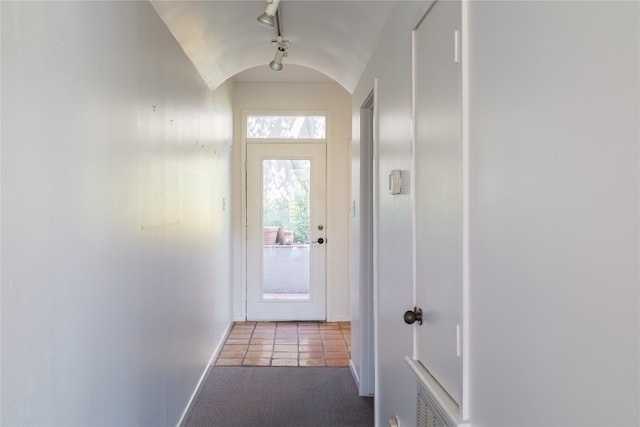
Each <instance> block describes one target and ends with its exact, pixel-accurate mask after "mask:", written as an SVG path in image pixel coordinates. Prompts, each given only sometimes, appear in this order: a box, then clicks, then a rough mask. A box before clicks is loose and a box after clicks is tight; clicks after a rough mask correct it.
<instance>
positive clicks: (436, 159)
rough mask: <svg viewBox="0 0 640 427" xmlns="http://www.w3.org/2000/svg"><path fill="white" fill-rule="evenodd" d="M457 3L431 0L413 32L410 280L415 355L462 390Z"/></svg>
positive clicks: (452, 391)
mask: <svg viewBox="0 0 640 427" xmlns="http://www.w3.org/2000/svg"><path fill="white" fill-rule="evenodd" d="M461 16H462V11H461V3H460V2H459V1H439V2H437V3H436V4H435V5H434V6H433V8H432V9H431V10H430V11H429V13H428V14H427V16H426V17H425V19H424V20H423V21H422V22H421V24H420V26H419V27H418V28H417V29H416V31H415V33H414V43H415V45H414V52H415V58H414V66H415V70H414V72H415V76H414V82H415V86H414V100H415V111H414V115H415V152H414V153H415V210H416V211H415V215H416V219H415V239H416V242H415V287H416V301H415V303H416V305H417V306H418V307H420V308H421V309H422V310H423V314H422V317H423V324H422V325H420V326H415V327H416V334H415V338H416V342H415V352H416V356H417V358H418V360H419V361H420V362H421V363H422V364H423V365H424V367H425V368H427V370H428V371H429V372H430V373H431V375H432V376H433V377H435V379H436V380H437V381H438V382H439V383H440V385H441V386H442V387H443V388H444V389H445V390H446V391H447V393H448V394H449V395H450V396H451V397H452V398H453V399H454V400H455V401H456V402H457V403H458V404H460V403H461V396H462V358H461V357H460V347H459V346H460V344H459V337H460V335H461V333H460V332H461V331H460V328H461V326H462V323H461V304H462V271H463V270H462V268H463V259H462V247H463V246H462V238H463V206H462V200H463V199H462V173H463V170H462V139H461V68H460V67H461V63H460V53H459V46H456V43H457V40H459V35H460V29H461Z"/></svg>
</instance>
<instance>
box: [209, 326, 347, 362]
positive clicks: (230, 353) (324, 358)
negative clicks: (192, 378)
mask: <svg viewBox="0 0 640 427" xmlns="http://www.w3.org/2000/svg"><path fill="white" fill-rule="evenodd" d="M350 357H351V322H236V323H235V324H234V325H233V329H232V330H231V332H230V333H229V337H228V338H227V341H226V342H225V344H224V347H223V348H222V351H221V352H220V355H219V356H218V359H217V360H216V362H215V365H216V366H349V358H350Z"/></svg>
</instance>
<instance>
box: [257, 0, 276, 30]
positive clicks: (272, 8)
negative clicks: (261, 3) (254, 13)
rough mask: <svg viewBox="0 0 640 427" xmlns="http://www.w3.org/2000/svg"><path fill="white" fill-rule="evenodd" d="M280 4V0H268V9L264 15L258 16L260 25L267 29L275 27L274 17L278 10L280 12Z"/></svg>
mask: <svg viewBox="0 0 640 427" xmlns="http://www.w3.org/2000/svg"><path fill="white" fill-rule="evenodd" d="M279 3H280V0H267V9H266V10H265V11H264V13H263V14H262V15H260V16H258V22H259V23H260V25H262V26H263V27H266V28H273V27H274V22H273V17H274V15H275V14H276V10H278V4H279Z"/></svg>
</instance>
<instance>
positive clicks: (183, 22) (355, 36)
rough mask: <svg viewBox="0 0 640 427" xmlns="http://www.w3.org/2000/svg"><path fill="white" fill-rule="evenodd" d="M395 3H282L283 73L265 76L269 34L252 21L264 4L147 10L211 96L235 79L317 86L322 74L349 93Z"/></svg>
mask: <svg viewBox="0 0 640 427" xmlns="http://www.w3.org/2000/svg"><path fill="white" fill-rule="evenodd" d="M394 3H395V2H394V1H364V0H337V1H331V0H283V1H281V2H280V6H279V8H278V11H279V15H280V30H281V33H282V35H283V36H284V38H285V40H288V41H290V43H291V45H290V47H289V51H288V57H287V58H285V59H284V61H283V64H284V70H283V71H281V72H277V71H272V70H271V69H270V68H269V67H268V64H269V62H271V60H273V57H274V54H275V51H276V47H275V45H274V44H273V42H272V40H274V39H275V38H276V36H277V31H276V29H267V28H264V27H262V26H261V25H260V24H258V22H257V17H258V16H259V15H260V14H262V13H263V12H264V11H265V7H266V5H267V2H266V0H256V1H253V0H251V1H244V0H235V1H216V0H214V1H162V0H152V4H153V6H154V7H155V9H156V10H157V12H158V14H159V15H160V17H161V18H162V19H163V20H164V22H165V23H166V25H167V26H168V27H169V30H170V31H171V32H172V33H173V35H174V37H175V38H176V40H177V41H178V43H180V45H181V46H182V48H183V50H184V51H185V53H186V54H187V56H188V57H189V58H190V59H191V61H192V62H193V64H194V65H195V67H196V69H197V70H198V71H199V73H200V74H201V75H202V77H203V79H204V80H205V81H206V82H207V84H208V85H209V87H210V88H211V89H215V88H216V87H218V86H219V85H220V84H222V83H223V82H225V81H226V80H227V79H229V78H232V77H234V76H236V75H238V74H239V73H241V72H243V71H245V70H249V71H247V72H245V73H243V74H240V75H241V76H244V77H243V80H245V81H247V80H251V81H263V80H264V81H273V80H279V81H283V80H284V81H286V80H289V79H290V80H293V81H305V80H310V81H316V80H318V79H322V78H321V77H319V74H317V73H315V72H319V73H322V74H323V75H325V76H327V77H328V78H329V79H331V80H335V81H336V82H338V83H339V84H341V85H342V86H343V87H344V88H345V89H346V90H348V91H349V92H352V91H353V89H354V88H355V85H356V83H357V82H358V79H359V77H360V74H361V73H362V71H363V70H364V68H365V66H366V64H367V62H368V61H369V58H370V57H371V54H372V53H373V50H374V49H375V47H376V45H377V43H378V40H379V37H380V33H381V31H382V28H383V27H384V24H385V22H386V20H387V18H388V17H389V15H390V14H391V12H392V10H393V5H394Z"/></svg>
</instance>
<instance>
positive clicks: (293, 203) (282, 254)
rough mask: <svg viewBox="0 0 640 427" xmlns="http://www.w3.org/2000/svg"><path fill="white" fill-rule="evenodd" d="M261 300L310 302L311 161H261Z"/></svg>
mask: <svg viewBox="0 0 640 427" xmlns="http://www.w3.org/2000/svg"><path fill="white" fill-rule="evenodd" d="M262 182H263V184H262V185H263V187H262V203H263V205H262V223H263V224H264V245H263V252H262V257H263V258H262V267H263V270H262V299H263V300H275V299H287V300H290V299H295V300H308V299H310V298H311V293H310V290H311V275H310V271H311V267H310V265H311V248H310V246H309V245H310V243H311V242H310V241H309V231H310V229H311V227H310V221H309V211H310V206H311V205H310V201H309V196H310V194H309V189H310V184H311V161H310V160H305V159H297V160H294V159H286V160H285V159H265V160H263V161H262Z"/></svg>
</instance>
